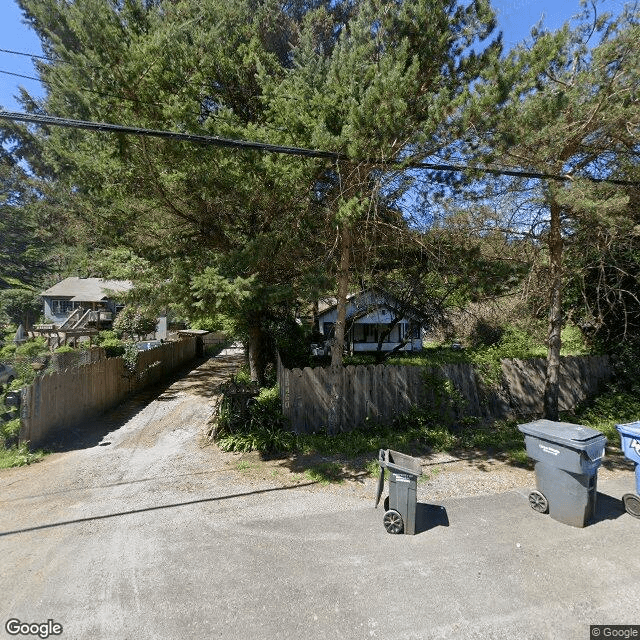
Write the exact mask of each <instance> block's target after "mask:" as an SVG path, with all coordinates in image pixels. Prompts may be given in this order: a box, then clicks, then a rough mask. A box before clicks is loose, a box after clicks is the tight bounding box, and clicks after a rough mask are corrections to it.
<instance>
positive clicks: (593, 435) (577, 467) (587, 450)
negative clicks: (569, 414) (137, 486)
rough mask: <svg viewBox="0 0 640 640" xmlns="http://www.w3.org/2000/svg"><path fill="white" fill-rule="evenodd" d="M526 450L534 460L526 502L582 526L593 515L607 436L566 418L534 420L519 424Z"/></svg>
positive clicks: (552, 515) (568, 522)
mask: <svg viewBox="0 0 640 640" xmlns="http://www.w3.org/2000/svg"><path fill="white" fill-rule="evenodd" d="M518 428H519V429H520V431H522V433H524V435H525V438H524V440H525V445H526V447H527V454H528V455H529V457H530V458H533V459H534V460H535V461H536V464H535V473H536V489H537V490H536V491H533V492H531V493H530V494H529V504H530V505H531V507H532V508H533V509H535V510H536V511H539V512H540V513H547V512H548V513H549V515H550V516H551V517H552V518H553V519H554V520H558V521H559V522H563V523H565V524H569V525H571V526H574V527H584V526H585V525H586V524H587V523H588V522H589V520H591V519H592V518H593V516H594V515H595V509H596V494H597V483H598V468H599V467H600V464H601V462H602V458H603V457H604V449H605V445H606V443H607V439H606V437H605V436H604V435H603V434H602V433H600V432H599V431H596V430H595V429H591V428H589V427H585V426H582V425H579V424H571V423H569V422H554V421H552V420H536V421H535V422H529V423H527V424H521V425H518Z"/></svg>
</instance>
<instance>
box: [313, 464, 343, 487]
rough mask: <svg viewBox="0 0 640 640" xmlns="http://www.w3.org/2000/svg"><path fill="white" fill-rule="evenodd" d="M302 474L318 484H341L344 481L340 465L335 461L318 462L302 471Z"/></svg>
mask: <svg viewBox="0 0 640 640" xmlns="http://www.w3.org/2000/svg"><path fill="white" fill-rule="evenodd" d="M304 475H305V476H306V477H307V478H309V480H311V481H312V482H319V483H320V484H324V485H326V484H330V483H335V484H341V483H342V482H343V481H344V478H343V471H342V466H341V465H340V464H338V463H337V462H320V463H319V464H314V465H313V466H312V467H310V468H309V469H307V470H306V471H305V472H304Z"/></svg>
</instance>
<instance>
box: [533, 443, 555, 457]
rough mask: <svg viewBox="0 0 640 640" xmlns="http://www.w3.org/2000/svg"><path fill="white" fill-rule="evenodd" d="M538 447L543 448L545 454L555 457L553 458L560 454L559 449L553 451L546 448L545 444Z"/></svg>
mask: <svg viewBox="0 0 640 640" xmlns="http://www.w3.org/2000/svg"><path fill="white" fill-rule="evenodd" d="M538 446H539V447H540V448H541V449H542V450H543V451H544V452H545V453H550V454H551V455H553V456H557V455H558V454H559V453H560V451H559V449H553V448H551V447H547V446H546V445H544V444H539V445H538Z"/></svg>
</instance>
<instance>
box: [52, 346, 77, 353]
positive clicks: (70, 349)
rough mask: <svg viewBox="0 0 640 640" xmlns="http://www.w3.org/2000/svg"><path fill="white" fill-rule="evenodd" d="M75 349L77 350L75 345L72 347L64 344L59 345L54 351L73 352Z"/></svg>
mask: <svg viewBox="0 0 640 640" xmlns="http://www.w3.org/2000/svg"><path fill="white" fill-rule="evenodd" d="M74 351H76V349H74V348H73V347H70V346H69V345H63V346H61V347H57V348H56V349H55V350H54V353H73V352H74Z"/></svg>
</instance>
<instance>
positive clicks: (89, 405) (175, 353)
mask: <svg viewBox="0 0 640 640" xmlns="http://www.w3.org/2000/svg"><path fill="white" fill-rule="evenodd" d="M195 354H196V339H195V338H185V339H183V340H179V341H176V342H167V343H165V344H163V345H162V346H160V347H157V348H155V349H150V350H149V351H141V352H140V353H138V359H137V365H136V369H135V371H129V370H128V369H127V367H126V366H125V362H124V360H123V358H105V359H102V360H99V361H97V362H93V363H91V364H87V365H84V366H81V367H77V368H74V369H67V370H65V371H61V372H55V373H50V374H47V375H43V376H40V377H38V378H37V379H36V380H35V382H34V383H33V384H32V385H30V386H28V387H26V388H25V389H23V391H22V402H21V407H20V418H21V427H20V441H21V442H23V441H27V440H28V441H29V442H31V443H32V444H37V443H39V442H41V441H42V440H44V438H45V437H47V436H49V435H50V434H52V433H55V432H56V431H58V430H62V429H65V428H66V427H70V426H74V425H78V424H80V423H81V422H83V421H86V420H88V419H91V418H93V417H95V416H98V415H100V414H101V413H103V412H105V411H107V410H108V409H110V408H112V407H115V406H117V405H118V404H120V403H121V402H122V401H123V400H124V399H125V398H126V397H127V396H128V395H130V394H131V393H135V392H136V391H140V390H142V389H144V388H145V387H148V386H152V385H154V384H157V383H159V382H160V381H162V380H163V379H166V378H167V377H168V376H169V374H171V373H172V372H173V371H175V370H176V369H177V368H179V367H181V366H182V365H183V364H185V363H186V362H188V361H190V360H193V358H194V357H195Z"/></svg>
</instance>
